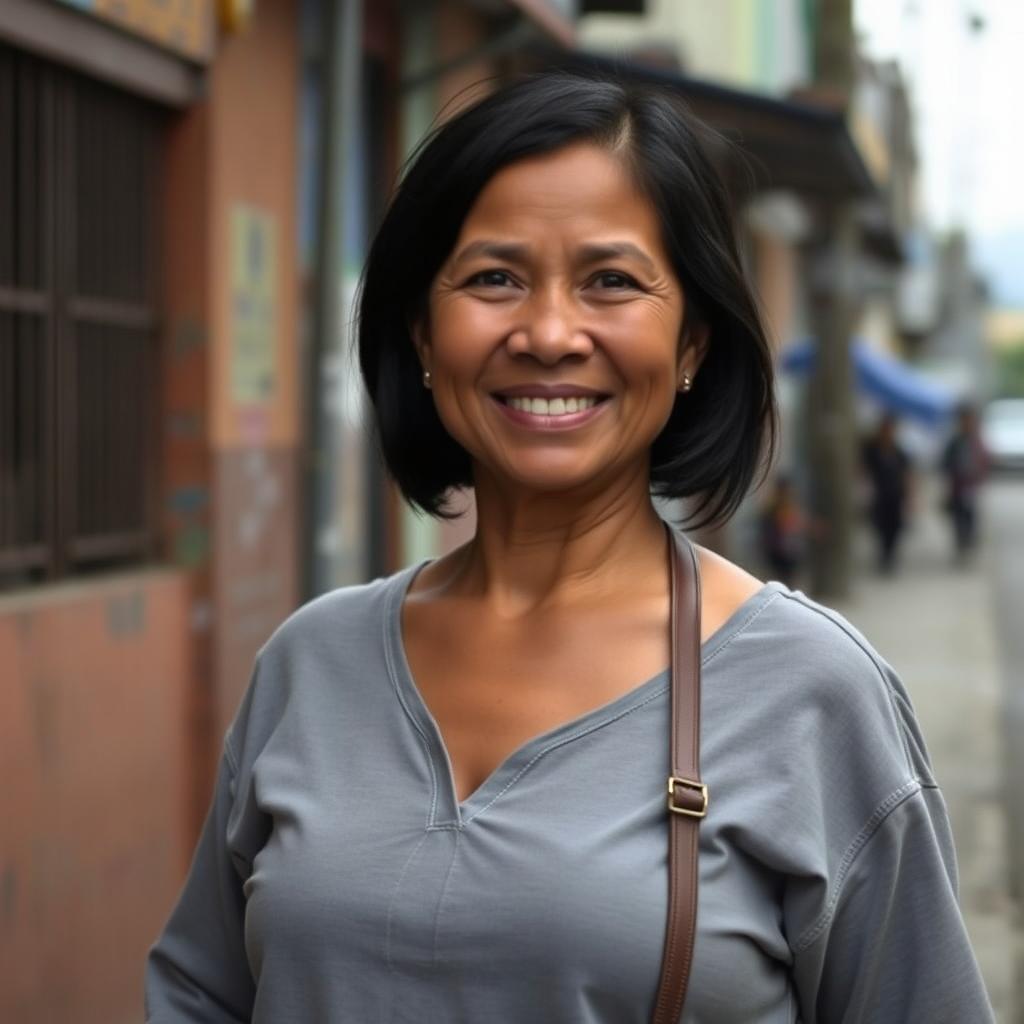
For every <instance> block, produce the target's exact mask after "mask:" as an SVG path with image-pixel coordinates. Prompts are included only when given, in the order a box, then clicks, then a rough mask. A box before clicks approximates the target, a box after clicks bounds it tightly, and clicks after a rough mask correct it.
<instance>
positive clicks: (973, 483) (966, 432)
mask: <svg viewBox="0 0 1024 1024" xmlns="http://www.w3.org/2000/svg"><path fill="white" fill-rule="evenodd" d="M940 465H941V469H942V472H943V475H944V476H945V479H946V493H945V502H944V506H943V507H944V508H945V511H946V513H947V515H948V516H949V518H950V522H951V524H952V527H953V555H954V558H955V560H956V561H957V562H958V563H964V562H966V561H967V559H968V558H969V557H970V555H971V553H972V552H973V550H974V547H975V544H976V542H977V539H978V523H977V519H978V494H979V492H980V490H981V485H982V483H983V482H984V480H985V478H986V477H987V476H988V470H989V457H988V453H987V452H986V451H985V445H984V443H983V442H982V440H981V433H980V431H979V429H978V414H977V412H976V410H975V408H974V406H973V405H971V404H970V403H968V402H965V403H963V404H962V405H960V406H959V407H958V408H957V412H956V424H955V426H954V428H953V433H952V435H951V436H950V438H949V441H948V442H947V443H946V448H945V450H944V451H943V453H942V461H941V463H940Z"/></svg>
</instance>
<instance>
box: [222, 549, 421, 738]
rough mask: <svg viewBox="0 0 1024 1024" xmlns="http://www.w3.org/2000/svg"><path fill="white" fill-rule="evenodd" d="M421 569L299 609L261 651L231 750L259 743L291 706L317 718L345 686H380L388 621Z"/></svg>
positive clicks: (351, 695)
mask: <svg viewBox="0 0 1024 1024" xmlns="http://www.w3.org/2000/svg"><path fill="white" fill-rule="evenodd" d="M415 571H416V567H410V568H407V569H403V570H401V571H400V572H397V573H395V574H394V575H392V576H386V577H381V578H379V579H376V580H373V581H371V582H369V583H362V584H358V585H354V586H347V587H339V588H337V589H335V590H331V591H329V592H328V593H326V594H322V595H321V596H319V597H317V598H314V599H313V600H312V601H309V602H308V603H306V604H304V605H303V606H302V607H301V608H298V609H297V610H296V611H294V612H293V613H292V614H291V615H289V616H288V618H287V619H285V621H284V622H283V623H281V625H280V626H278V627H277V629H276V630H274V632H273V634H272V635H271V637H270V639H269V640H267V642H266V643H265V644H264V645H263V646H262V647H261V648H260V650H259V651H258V652H257V654H256V657H255V661H254V664H253V671H252V676H251V678H250V680H249V685H248V687H247V688H246V691H245V694H244V695H243V697H242V701H241V704H240V705H239V708H238V711H237V713H236V715H235V718H234V721H233V723H232V726H231V729H230V731H229V744H233V747H234V752H235V753H236V754H237V753H238V752H239V750H240V749H241V748H242V747H243V746H245V747H247V748H249V750H250V751H256V750H258V749H260V748H261V747H262V744H263V743H264V742H265V741H266V738H267V737H268V736H269V735H270V734H271V733H272V732H273V730H274V729H275V728H276V726H277V723H278V722H280V721H281V720H282V718H283V717H284V716H285V715H286V714H287V713H288V709H289V707H290V708H291V709H292V710H293V711H295V712H296V713H299V714H302V715H303V716H304V717H305V718H307V719H309V720H317V719H318V718H319V717H321V712H326V711H327V709H328V708H329V707H332V706H333V703H332V702H334V701H336V700H338V699H339V694H340V693H341V692H342V690H343V691H344V695H345V699H346V700H349V701H351V700H355V699H357V698H358V691H359V689H360V686H365V687H373V686H376V683H377V680H379V679H380V678H381V677H382V676H386V674H387V661H386V658H387V656H386V654H385V647H386V636H387V624H388V622H389V619H390V614H391V611H392V610H393V606H394V604H395V603H400V602H401V597H402V594H403V593H404V591H405V589H406V586H407V585H408V582H409V580H410V579H411V577H412V576H413V574H414V573H415Z"/></svg>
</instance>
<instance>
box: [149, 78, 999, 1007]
mask: <svg viewBox="0 0 1024 1024" xmlns="http://www.w3.org/2000/svg"><path fill="white" fill-rule="evenodd" d="M360 314H361V319H360V355H361V361H362V368H363V373H364V377H365V380H366V383H367V387H368V390H369V394H370V398H371V400H372V402H373V406H374V409H375V412H376V420H377V426H378V429H379V433H380V440H381V445H382V448H383V452H384V456H385V458H386V460H387V463H388V466H389V468H390V470H391V472H392V473H393V475H394V477H395V479H396V480H397V482H398V484H399V486H400V487H401V489H402V491H403V493H404V494H405V496H406V497H407V498H408V499H409V500H410V501H411V502H412V503H413V504H414V505H416V506H418V507H419V508H420V509H423V510H425V511H427V512H430V513H432V514H444V513H445V511H446V506H445V498H446V496H447V495H448V494H449V492H450V491H451V489H452V488H453V487H457V486H461V485H467V484H472V485H473V487H474V488H475V492H476V502H477V512H478V527H477V531H476V535H475V537H474V538H473V540H472V541H470V542H469V543H468V544H467V545H465V546H464V547H463V548H461V549H459V550H458V551H455V552H454V553H452V554H450V555H448V556H446V557H444V558H441V559H439V560H437V561H434V562H430V563H428V564H425V565H423V566H417V567H414V568H411V569H408V570H405V571H403V572H400V573H398V574H397V575H396V576H394V577H391V578H390V579H385V580H380V581H377V582H374V583H371V584H369V585H367V586H363V587H354V588H348V589H344V590H341V591H337V592H335V593H332V594H329V595H327V596H325V597H323V598H321V599H319V600H318V601H315V602H313V603H312V604H311V605H309V606H307V607H306V608H304V609H302V610H301V611H299V612H298V613H297V614H296V615H295V616H293V617H292V618H291V619H290V620H289V621H288V622H287V623H286V624H285V625H284V626H282V627H281V629H279V630H278V631H277V633H276V634H275V635H274V637H273V638H272V639H271V640H270V641H269V642H268V644H267V645H266V646H265V647H264V649H263V650H262V652H261V654H260V656H259V658H258V661H257V665H256V670H255V674H254V678H253V681H252V684H251V686H250V689H249V691H248V694H247V696H246V698H245V701H244V702H243V705H242V707H241V709H240V711H239V713H238V716H237V718H236V720H235V722H234V724H233V725H232V727H231V729H230V731H229V733H228V736H227V739H226V743H225V749H224V759H223V763H222V768H221V773H220V778H219V781H218V785H217V790H216V794H215V796H214V801H213V806H212V808H211V811H210V816H209V819H208V822H207V825H206V828H205V831H204V833H203V836H202V838H201V840H200V844H199V847H198V850H197V852H196V859H195V863H194V864H193V867H192V871H191V873H190V875H189V879H188V881H187V883H186V886H185V889H184V892H183V894H182V897H181V900H180V902H179V904H178V906H177V908H176V909H175V911H174V913H173V915H172V917H171V919H170V922H169V923H168V925H167V928H166V930H165V932H164V934H163V936H162V937H161V938H160V940H159V941H158V943H157V945H156V946H155V948H154V950H153V952H152V955H151V958H150V962H149V970H148V1006H149V1015H150V1016H149V1019H150V1020H151V1021H153V1022H161V1024H162V1022H171V1021H242V1020H250V1019H251V1020H253V1021H266V1022H273V1024H283V1022H289V1021H302V1022H307V1021H339V1022H349V1021H351V1022H358V1024H369V1022H376V1021H382V1022H383V1021H388V1022H392V1021H409V1022H413V1021H415V1022H424V1021H425V1022H457V1021H458V1022H462V1021H465V1022H473V1024H476V1022H492V1021H493V1022H531V1024H532V1022H562V1021H566V1022H569V1021H581V1022H609V1024H610V1022H634V1021H635V1022H640V1021H646V1020H648V1019H649V1017H650V1014H651V1009H652V1005H653V1002H654V996H655V990H656V986H657V981H658V975H659V969H660V964H661V944H662V940H663V936H664V929H665V906H666V904H665V900H666V888H667V886H666V849H667V845H666V835H667V823H666V810H665V800H664V778H665V775H666V768H667V761H668V754H667V743H668V731H669V727H668V693H667V684H668V673H667V670H666V665H667V664H668V658H669V639H668V638H669V632H668V628H667V627H668V619H669V589H668V588H669V577H668V572H669V570H668V562H667V544H666V536H665V532H664V528H663V525H662V523H661V521H660V520H659V518H658V516H657V515H656V513H655V510H654V508H653V506H652V503H651V489H652V487H653V488H654V490H655V491H656V492H658V493H660V494H661V495H663V496H666V497H670V498H691V499H693V500H694V503H695V505H696V507H697V508H698V510H699V511H700V514H701V516H702V517H703V518H704V519H713V520H719V519H722V518H723V517H725V516H727V515H728V514H729V513H730V512H731V511H733V510H734V509H735V507H736V506H737V504H738V503H739V501H740V500H741V498H742V496H743V493H744V491H745V490H746V488H747V486H748V484H749V483H750V480H751V478H752V476H753V474H754V473H755V471H756V469H757V465H758V460H759V458H760V456H761V450H762V442H763V441H764V439H765V436H766V435H767V436H768V437H769V439H770V436H771V431H772V425H773V410H772V399H771V395H772V382H771V360H770V354H769V349H768V346H767V344H766V342H765V336H764V333H763V331H762V328H761V325H760V322H759V320H758V316H757V313H756V311H755V306H754V303H753V301H752V299H751V296H750V292H749V290H748V287H747V285H746V284H745V282H744V280H743V276H742V273H741V270H740V264H739V259H738V256H737V250H736V243H735V239H734V238H733V235H732V231H731V228H730V224H729V217H728V213H727V206H726V201H725V198H724V195H723V192H722V188H721V186H720V184H719V183H718V181H717V179H716V177H715V175H714V173H713V171H712V169H711V167H710V165H709V163H708V161H707V160H706V158H705V157H704V156H703V155H702V152H701V150H700V147H699V144H698V142H697V139H696V135H695V130H694V127H693V125H692V123H691V121H690V120H689V118H688V117H687V116H686V115H685V113H684V112H682V111H680V110H679V108H678V107H677V105H676V104H675V102H674V101H673V100H672V99H671V98H670V97H668V96H667V95H665V94H663V93H661V92H658V91H653V90H649V89H646V88H642V87H638V86H634V85H630V84H626V83H623V82H620V81H616V80H595V79H591V78H581V77H576V76H571V75H546V76H540V77H537V78H533V79H530V80H527V81H523V82H520V83H518V84H515V85H513V86H511V87H508V88H506V89H504V90H502V91H500V92H498V93H497V94H495V95H492V96H491V97H489V98H487V99H485V100H484V101H482V102H481V103H480V104H478V105H477V106H475V107H473V108H472V109H470V110H468V111H466V112H464V113H462V114H460V115H459V116H457V117H455V118H454V119H453V120H452V121H450V122H448V123H447V124H446V125H444V126H443V127H441V128H440V129H439V130H438V131H437V132H436V133H435V134H434V135H433V136H432V138H431V139H429V140H428V142H427V143H426V144H425V146H424V147H423V148H422V149H421V151H420V152H419V154H418V156H417V157H416V159H415V162H414V163H413V164H412V166H411V167H410V168H409V170H408V172H407V174H406V176H405V178H404V180H403V182H402V184H401V186H400V188H399V190H398V192H397V195H396V196H395V198H394V201H393V203H392V205H391V207H390V210H389V212H388V214H387V216H386V218H385V221H384V223H383V225H382V227H381V229H380V232H379V234H378V236H377V239H376V241H375V243H374V246H373V249H372V252H371V254H370V258H369V261H368V265H367V268H366V274H365V281H364V288H363V293H362V299H361V310H360ZM699 554H700V568H701V572H702V576H703V603H702V614H703V618H702V622H703V648H702V658H703V686H704V711H703V714H702V729H703V739H702V742H703V768H704V774H705V778H706V780H707V781H708V782H709V783H710V788H711V794H712V795H711V807H710V810H709V813H708V817H707V818H706V819H705V820H704V822H703V823H702V826H701V833H700V844H701V846H700V858H699V868H700V897H699V899H700V903H699V912H698V931H697V945H696V954H695V959H694V963H693V968H692V974H691V980H690V988H689V994H688V997H687V1001H686V1007H685V1011H684V1014H683V1017H682V1018H681V1019H683V1020H686V1021H694V1022H696V1021H713V1022H715V1024H729V1022H733V1021H736V1022H743V1024H755V1022H782V1021H785V1022H793V1021H796V1020H803V1021H823V1022H832V1021H845V1022H850V1021H872V1022H874V1024H877V1022H887V1021H891V1022H897V1021H898V1022H901V1024H902V1022H907V1021H928V1022H930V1024H938V1022H944V1021H945V1022H954V1021H956V1022H963V1021H972V1022H975V1021H985V1020H989V1019H991V1013H990V1010H989V1008H988V1003H987V1000H986V996H985V993H984V989H983V987H982V984H981V981H980V979H979V976H978V972H977V968H976V965H975V962H974V958H973V956H972V954H971V950H970V947H969V945H968V942H967V938H966V935H965V933H964V928H963V924H962V921H961V918H960V914H959V911H958V909H957V905H956V898H955V868H954V864H953V853H952V845H951V842H950V834H949V828H948V824H947V821H946V816H945V812H944V809H943V805H942V800H941V797H940V796H939V793H938V791H937V789H936V788H935V784H934V782H933V781H932V778H931V774H930V770H929V766H928V761H927V757H926V755H925V753H924V749H923V747H922V744H921V741H920V737H919V735H918V732H917V728H916V725H915V723H914V719H913V715H912V712H911V710H910V705H909V702H908V701H907V698H906V694H905V692H904V690H903V688H902V687H901V685H900V684H899V682H898V681H897V680H896V679H895V677H894V676H893V675H892V673H891V671H890V670H889V669H888V667H887V666H886V665H885V664H884V663H883V662H882V661H881V660H880V659H879V658H878V656H877V655H876V654H875V653H874V652H873V651H872V650H871V648H870V647H868V646H867V644H866V643H865V642H864V640H863V639H862V638H861V637H859V636H858V635H857V634H856V633H855V632H854V631H853V630H852V629H851V628H850V627H849V626H848V625H847V624H846V623H845V622H843V621H842V620H841V619H839V618H838V617H837V616H835V615H833V614H832V613H831V612H827V611H825V610H824V609H821V608H819V607H818V606H816V605H814V604H812V603H810V602H809V601H807V600H806V599H804V598H803V597H801V596H799V595H797V594H794V593H792V592H790V591H789V590H787V589H786V588H785V587H783V586H782V585H781V584H778V583H774V584H767V585H765V584H762V583H761V582H759V581H758V580H756V579H754V578H752V577H751V576H748V575H747V574H746V573H745V572H743V571H742V570H740V569H738V568H737V567H735V566H733V565H731V564H729V563H728V562H726V561H725V560H723V559H721V558H719V557H717V556H715V555H714V554H712V553H710V552H708V551H700V553H699Z"/></svg>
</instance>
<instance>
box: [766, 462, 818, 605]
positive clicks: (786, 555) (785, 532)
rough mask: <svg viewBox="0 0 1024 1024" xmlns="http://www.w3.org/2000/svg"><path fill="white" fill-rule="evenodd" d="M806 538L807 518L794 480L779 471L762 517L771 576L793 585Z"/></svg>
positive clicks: (767, 561)
mask: <svg viewBox="0 0 1024 1024" xmlns="http://www.w3.org/2000/svg"><path fill="white" fill-rule="evenodd" d="M806 541H807V518H806V516H805V515H804V510H803V507H802V505H801V504H800V499H799V496H798V495H797V491H796V487H795V486H794V484H793V480H792V479H791V477H790V476H789V475H788V474H786V473H779V474H778V475H777V476H776V478H775V483H774V485H773V487H772V490H771V493H770V495H769V497H768V502H767V503H766V505H765V507H764V510H763V512H762V516H761V549H762V554H763V556H764V559H765V562H766V563H767V564H768V566H769V567H770V569H771V572H772V579H776V580H780V581H781V582H783V583H785V584H786V586H787V587H793V586H795V585H796V578H797V574H798V573H799V570H800V566H801V563H802V561H803V558H804V551H805V547H806Z"/></svg>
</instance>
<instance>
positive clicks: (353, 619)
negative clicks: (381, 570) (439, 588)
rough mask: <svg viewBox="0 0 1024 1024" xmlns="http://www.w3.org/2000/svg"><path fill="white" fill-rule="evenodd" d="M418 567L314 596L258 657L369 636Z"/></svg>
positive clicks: (269, 640) (282, 624)
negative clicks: (372, 628)
mask: <svg viewBox="0 0 1024 1024" xmlns="http://www.w3.org/2000/svg"><path fill="white" fill-rule="evenodd" d="M416 568H417V567H415V566H412V567H407V568H405V569H401V570H399V571H398V572H396V573H394V574H392V575H390V576H381V577H378V578H377V579H374V580H371V581H370V582H368V583H360V584H354V585H351V586H345V587H338V588H336V589H334V590H330V591H328V592H327V593H325V594H321V595H320V596H319V597H315V598H313V599H312V600H311V601H308V602H307V603H306V604H304V605H302V606H301V607H299V608H297V609H296V610H295V611H294V612H292V614H291V615H289V616H288V618H286V619H285V620H284V622H282V623H281V625H279V626H278V627H277V629H275V630H274V632H273V633H272V634H271V636H270V638H269V639H268V640H267V642H266V643H265V644H264V645H263V647H262V648H261V649H260V651H259V654H258V656H257V657H258V659H259V660H263V661H266V660H268V659H276V658H280V657H285V656H288V655H290V654H291V653H293V652H294V651H295V650H301V651H305V652H308V651H309V650H310V649H311V646H312V647H313V649H317V648H319V647H321V646H322V645H326V646H328V647H334V646H337V645H338V644H348V643H351V642H352V641H353V640H360V639H367V638H368V637H369V636H370V633H369V632H368V630H370V629H371V627H372V626H373V625H374V624H381V623H383V621H384V618H385V617H386V614H387V609H388V607H389V603H390V602H391V601H394V600H401V594H402V592H403V591H404V590H405V588H406V586H407V585H408V583H409V580H410V578H411V577H412V575H413V574H414V573H415V572H416ZM373 636H374V637H376V634H373Z"/></svg>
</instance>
